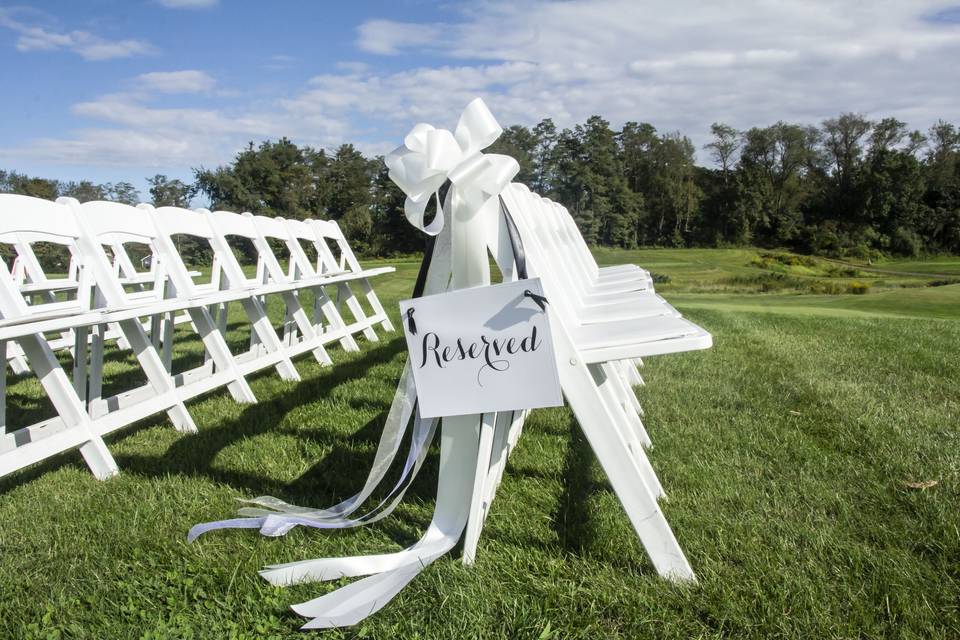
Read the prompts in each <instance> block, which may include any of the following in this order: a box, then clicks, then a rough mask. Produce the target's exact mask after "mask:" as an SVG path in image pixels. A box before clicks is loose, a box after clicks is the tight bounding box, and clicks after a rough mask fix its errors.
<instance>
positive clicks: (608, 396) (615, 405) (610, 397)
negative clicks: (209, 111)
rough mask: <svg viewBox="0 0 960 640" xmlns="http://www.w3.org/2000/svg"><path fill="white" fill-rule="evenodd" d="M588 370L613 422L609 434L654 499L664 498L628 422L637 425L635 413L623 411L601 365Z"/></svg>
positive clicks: (642, 448) (657, 480)
mask: <svg viewBox="0 0 960 640" xmlns="http://www.w3.org/2000/svg"><path fill="white" fill-rule="evenodd" d="M588 368H589V369H590V374H591V375H592V376H593V379H594V382H595V383H596V385H597V390H598V391H599V394H600V397H601V399H602V400H603V402H604V404H605V405H606V407H607V411H608V412H609V413H610V415H611V417H612V418H613V422H612V423H611V424H610V430H611V432H612V433H614V434H615V435H616V437H617V438H618V439H619V440H620V441H621V443H622V444H623V445H624V446H625V447H626V449H627V451H628V452H629V453H630V455H631V457H632V458H633V460H634V462H635V465H636V467H637V471H638V472H639V473H640V475H641V476H643V480H644V482H645V483H646V485H647V487H648V488H649V489H650V491H651V493H653V495H654V497H657V498H666V494H665V493H664V491H663V486H662V485H661V484H660V479H659V478H657V474H656V472H655V471H654V469H653V465H651V464H650V459H649V458H647V454H646V452H645V451H644V443H643V442H642V441H641V440H640V438H639V437H638V435H639V434H638V433H637V430H636V425H635V424H633V423H631V421H630V417H631V416H632V417H633V418H634V419H635V421H636V422H637V423H639V419H638V418H637V416H636V414H635V413H633V412H630V413H628V412H627V411H625V410H624V408H623V405H621V404H620V400H619V399H618V398H617V396H616V392H615V390H614V387H613V381H612V380H611V379H610V377H609V376H608V375H606V373H605V372H604V370H603V368H602V365H590V366H589V367H588Z"/></svg>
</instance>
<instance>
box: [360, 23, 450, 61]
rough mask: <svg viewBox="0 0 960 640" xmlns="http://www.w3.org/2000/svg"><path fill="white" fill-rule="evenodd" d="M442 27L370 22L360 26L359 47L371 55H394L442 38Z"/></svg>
mask: <svg viewBox="0 0 960 640" xmlns="http://www.w3.org/2000/svg"><path fill="white" fill-rule="evenodd" d="M442 30H443V26H442V25H433V24H416V23H412V22H394V21H392V20H370V21H368V22H365V23H363V24H362V25H360V29H359V38H358V39H357V44H358V46H359V47H360V48H361V49H363V50H364V51H367V52H369V53H378V54H383V55H392V54H395V53H400V49H401V48H411V47H423V46H427V45H429V44H430V43H431V42H434V41H436V40H439V39H441V38H442V36H443V33H442Z"/></svg>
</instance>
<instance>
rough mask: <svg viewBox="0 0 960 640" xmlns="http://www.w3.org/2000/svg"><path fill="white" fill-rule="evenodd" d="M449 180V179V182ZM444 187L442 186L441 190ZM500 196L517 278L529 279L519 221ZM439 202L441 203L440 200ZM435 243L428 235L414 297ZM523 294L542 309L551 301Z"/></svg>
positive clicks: (420, 288) (527, 292)
mask: <svg viewBox="0 0 960 640" xmlns="http://www.w3.org/2000/svg"><path fill="white" fill-rule="evenodd" d="M449 182H450V181H449V180H448V181H447V183H449ZM444 186H447V184H444ZM442 189H443V187H441V190H442ZM498 197H499V198H500V211H501V212H502V213H503V219H504V222H505V223H506V226H507V237H508V238H509V239H510V248H511V249H512V250H513V260H514V262H515V263H516V265H517V279H518V280H527V279H528V277H527V256H526V254H525V253H524V251H523V240H521V239H520V232H519V231H518V230H517V223H516V222H514V221H513V216H511V215H510V210H509V209H507V203H506V202H504V201H503V196H498ZM437 204H438V205H439V202H438V203H437ZM435 244H436V236H427V246H426V247H425V248H424V253H423V261H422V262H421V263H420V271H419V272H418V273H417V282H416V284H414V285H413V295H412V296H411V297H412V298H419V297H421V296H423V290H424V288H425V287H426V284H427V272H429V271H430V262H431V261H432V259H433V248H434V245H435ZM523 296H524V297H525V298H530V299H531V300H533V301H534V302H535V303H536V304H537V306H538V307H540V310H541V311H546V310H547V305H548V304H549V301H548V300H547V298H546V296H541V295H538V294H536V293H534V292H533V291H530V289H527V290H525V291H524V292H523ZM413 312H414V309H413V307H410V308H409V309H407V329H408V330H409V331H410V333H411V335H417V323H416V322H415V321H414V319H413Z"/></svg>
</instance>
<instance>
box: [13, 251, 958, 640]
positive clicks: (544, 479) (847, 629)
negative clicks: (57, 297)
mask: <svg viewBox="0 0 960 640" xmlns="http://www.w3.org/2000/svg"><path fill="white" fill-rule="evenodd" d="M756 256H757V252H755V251H748V250H736V251H734V250H729V251H728V250H714V251H708V250H688V251H685V250H644V251H636V252H611V251H603V252H599V258H600V259H601V261H603V262H610V263H612V262H624V261H628V260H629V261H633V262H637V263H639V264H642V265H644V266H646V267H648V268H650V269H652V270H653V271H656V272H658V273H662V274H665V275H668V276H670V282H669V283H667V284H666V285H664V286H663V287H658V290H663V291H664V293H665V295H666V297H667V298H668V299H669V300H671V301H672V302H674V303H676V305H677V306H678V307H679V308H680V309H681V311H683V312H684V314H685V315H686V316H687V317H689V318H691V319H692V320H694V321H696V322H698V323H699V324H701V325H703V326H704V327H706V328H707V329H709V330H710V331H711V332H712V333H713V334H714V338H715V346H714V348H713V349H711V350H709V351H704V352H696V353H689V354H681V355H674V356H664V357H662V358H650V359H648V362H647V363H646V366H645V367H644V370H643V371H642V373H643V376H644V378H645V379H646V381H647V386H646V387H642V388H640V389H639V390H638V393H639V395H640V400H641V402H642V404H643V406H644V408H645V410H646V415H645V418H644V421H645V423H646V424H647V427H648V430H649V432H650V434H651V437H652V438H653V441H654V443H655V448H654V449H653V450H652V451H651V452H650V456H651V459H652V461H653V464H654V466H655V467H656V469H657V472H658V474H659V476H660V478H661V480H662V482H663V485H664V487H665V488H666V490H667V492H668V494H669V496H670V498H669V502H667V503H665V504H664V510H665V512H666V514H667V517H668V519H669V521H670V523H671V525H672V526H673V529H674V532H675V533H676V535H677V537H678V539H679V541H680V543H681V545H682V546H683V548H684V550H685V551H686V553H687V556H688V558H689V559H690V561H691V563H692V565H693V567H694V569H695V570H696V572H697V574H698V577H699V583H698V584H696V585H694V586H677V585H672V584H670V583H667V582H665V581H663V580H660V579H658V578H657V576H656V574H655V573H654V571H653V570H652V568H651V566H650V564H649V562H648V561H647V559H646V556H645V554H644V552H643V550H642V548H641V547H640V545H639V543H638V541H637V539H636V536H635V534H634V533H633V530H632V529H631V527H630V524H629V522H628V520H627V518H626V516H625V515H624V513H623V511H622V509H621V508H620V506H619V503H618V502H617V500H616V498H615V496H614V495H613V494H612V493H611V491H610V488H609V485H608V483H607V481H606V479H605V478H604V476H603V473H602V471H601V469H600V468H599V466H598V465H597V463H596V461H595V460H594V457H593V454H592V453H591V452H590V449H589V447H588V445H587V444H586V443H585V441H584V439H583V437H582V436H581V435H580V433H579V431H578V430H577V428H576V425H575V423H574V422H573V420H572V418H571V414H570V413H569V411H568V410H566V409H551V410H540V411H535V412H533V414H532V415H531V417H530V419H529V421H528V423H527V426H526V428H525V430H524V434H523V437H522V438H521V440H520V443H519V446H518V448H517V449H516V451H515V452H514V454H513V455H512V457H511V459H510V463H509V466H508V469H507V473H506V476H505V479H504V482H503V485H502V486H501V488H500V491H499V493H498V495H497V499H496V501H495V502H494V504H493V506H492V511H491V514H490V516H489V519H488V520H487V525H486V528H485V530H484V535H483V538H482V539H481V542H480V548H479V554H478V560H477V563H476V565H475V566H473V567H469V568H467V567H464V566H463V565H462V564H461V563H460V562H459V559H458V558H457V557H456V556H455V555H450V556H446V557H444V558H442V559H440V560H439V561H437V562H436V563H434V564H433V565H431V566H430V567H429V568H428V569H427V570H426V571H425V572H424V573H423V574H421V575H420V576H419V577H418V578H417V579H416V580H415V581H414V582H413V583H412V584H411V585H410V586H408V587H407V588H406V589H405V590H404V591H403V592H402V593H401V594H400V595H399V596H398V597H397V598H396V599H395V600H394V601H393V602H392V603H391V604H390V605H389V606H387V607H386V608H385V609H384V610H382V611H381V612H380V613H378V614H377V615H375V616H373V617H372V618H370V619H369V620H367V621H365V622H364V623H362V624H361V625H358V626H357V627H355V628H352V629H347V630H342V631H332V632H326V633H324V634H323V635H324V636H325V637H333V638H336V637H371V638H459V637H463V638H474V637H484V638H496V637H502V638H606V637H615V638H647V637H651V638H653V637H656V638H678V639H679V638H698V637H710V638H712V637H730V638H881V637H883V638H887V637H889V638H956V637H960V610H958V609H960V511H958V505H960V429H958V425H960V395H958V393H957V390H958V388H960V358H958V352H960V322H957V320H958V319H960V304H958V303H960V286H958V285H952V286H942V287H923V286H917V287H911V288H900V287H896V286H886V285H878V286H874V287H873V289H872V290H871V292H870V293H867V294H866V295H859V296H852V295H805V294H802V293H797V292H792V293H784V292H781V293H772V294H759V293H749V292H746V291H738V290H737V287H733V286H730V285H726V286H725V285H724V281H725V279H727V278H730V277H731V276H736V275H744V274H750V273H753V272H755V271H758V269H757V268H756V267H754V266H750V263H751V260H752V259H753V258H754V257H756ZM398 267H399V269H398V273H397V274H396V276H393V277H387V278H381V279H379V280H378V281H377V282H376V287H377V290H378V292H379V293H380V295H381V297H382V299H383V300H384V302H385V304H386V305H387V307H388V309H390V310H391V311H392V312H395V309H396V304H395V303H396V301H397V300H398V299H400V298H401V297H405V296H406V295H408V292H409V291H410V288H411V286H412V280H413V277H414V275H415V273H416V268H417V264H416V262H414V261H404V262H402V263H398ZM941 268H943V267H938V269H941ZM902 271H907V272H921V271H926V272H933V273H941V272H942V271H939V270H923V269H922V265H918V264H916V263H912V264H910V268H907V267H906V266H904V267H903V269H902ZM814 277H818V278H829V277H830V276H823V275H817V276H814ZM911 278H913V279H919V280H923V279H922V278H916V277H913V276H904V277H903V280H909V279H911ZM233 320H236V323H235V324H236V327H235V328H234V330H233V331H232V333H231V339H232V340H233V342H234V346H235V348H242V346H243V344H244V339H245V337H246V335H247V334H246V333H244V332H243V331H242V328H241V327H242V323H240V322H239V317H237V316H235V317H234V318H233ZM381 335H382V332H381ZM197 355H198V351H197V347H196V345H195V344H191V343H190V342H185V343H184V345H183V347H182V348H181V349H180V350H179V351H178V352H177V357H178V359H180V360H184V361H189V360H190V359H191V358H194V359H195V358H196V357H197ZM332 356H333V358H334V360H335V361H336V366H334V367H332V368H320V367H318V366H317V365H316V364H315V362H313V361H311V360H309V359H302V360H300V361H298V363H297V364H298V367H299V369H300V371H301V374H302V376H303V381H302V382H299V383H290V382H284V381H281V380H280V379H279V378H278V376H277V375H276V374H274V373H271V372H265V373H263V374H261V375H259V376H257V377H256V378H255V379H253V381H252V386H253V389H254V391H255V393H256V394H257V397H258V398H259V399H260V402H259V403H258V404H256V405H251V406H241V405H238V404H236V403H234V402H233V401H231V400H230V399H229V396H228V395H227V394H226V393H225V392H217V393H214V394H211V395H210V396H209V397H207V398H204V399H201V400H197V401H194V402H192V403H191V404H190V409H191V412H192V414H193V415H194V417H195V419H196V421H197V424H198V426H199V428H200V433H198V434H195V435H181V434H178V433H177V432H176V431H174V430H173V429H172V428H171V427H170V426H169V425H168V423H167V422H166V420H165V419H164V418H162V417H157V418H155V419H153V420H151V421H147V422H145V423H144V424H142V425H140V426H138V427H136V428H133V429H128V430H127V431H125V432H122V433H119V434H116V435H115V436H114V437H111V438H110V446H111V450H112V451H113V452H114V454H115V456H116V458H117V461H118V463H119V465H120V467H121V475H120V476H118V477H117V478H114V479H112V480H110V481H108V482H98V481H96V480H94V479H93V477H92V476H91V475H90V474H89V473H88V472H87V471H86V469H85V468H84V466H83V465H82V463H81V461H80V458H79V456H78V455H77V454H75V453H71V454H66V455H64V456H61V457H59V458H57V459H55V460H52V461H50V462H48V463H45V464H42V465H38V466H36V467H34V468H31V469H27V470H25V471H23V472H21V473H19V474H16V475H13V476H10V477H8V478H5V479H3V480H0V553H2V554H3V564H2V568H0V637H4V638H6V637H11V638H20V637H23V638H40V637H42V638H56V637H63V638H66V637H70V638H73V637H77V638H128V637H131V638H136V637H145V638H229V637H238V638H239V637H249V638H264V637H290V638H295V637H304V635H303V634H301V633H300V632H297V631H295V629H296V627H297V626H298V625H299V624H300V623H301V622H302V619H301V618H299V617H298V616H296V615H294V614H292V613H290V612H289V611H288V609H287V607H288V606H289V605H290V604H292V603H295V602H300V601H302V600H305V599H308V598H311V597H315V596H317V595H320V594H322V593H325V592H327V591H329V590H330V589H332V588H334V587H336V586H339V585H340V584H343V583H344V582H338V583H334V584H332V585H329V584H312V585H302V586H297V587H294V588H289V589H278V588H273V587H271V586H269V585H268V584H266V583H265V582H263V581H262V580H260V579H259V578H258V577H257V575H256V570H257V569H259V568H260V567H261V566H263V565H264V564H267V563H273V562H283V561H289V560H295V559H303V558H311V557H322V556H330V555H344V554H355V553H368V552H382V551H391V550H397V549H400V548H402V547H403V546H406V545H408V544H410V543H412V542H414V541H415V540H417V539H418V537H419V536H420V534H421V533H422V531H423V530H424V528H425V527H426V525H427V523H428V522H429V519H430V516H431V513H432V507H433V498H434V495H435V490H436V487H435V484H436V457H435V456H436V452H434V455H433V456H432V457H431V458H430V459H429V460H428V462H427V464H426V465H425V469H424V472H423V473H422V475H421V477H420V478H419V479H418V480H417V482H416V483H415V484H414V486H413V488H412V490H411V495H410V496H409V497H408V499H406V500H405V501H404V503H403V504H402V506H401V507H400V508H399V509H398V510H397V512H396V513H395V515H393V516H392V517H390V518H387V519H386V520H384V521H382V522H380V523H377V524H376V525H374V526H371V527H365V528H362V529H356V530H351V531H343V532H318V531H301V530H296V531H294V532H292V533H291V534H289V535H287V536H286V537H285V538H282V539H265V538H261V537H260V536H259V535H257V534H256V533H254V532H251V531H234V532H219V533H212V534H209V535H208V536H206V537H205V538H202V539H201V540H199V541H198V542H196V543H194V544H189V545H188V544H187V543H186V541H185V536H186V532H187V530H188V529H189V528H190V526H191V525H193V524H195V523H197V522H201V521H206V520H210V519H215V518H221V517H226V516H229V515H231V514H232V513H233V512H234V510H235V508H236V504H235V502H234V498H236V497H249V496H255V495H260V494H273V495H276V496H279V497H282V498H284V499H287V500H289V501H292V502H295V503H301V504H309V505H316V506H326V505H329V504H332V503H333V502H335V501H338V500H339V499H342V498H344V497H346V496H348V495H351V494H352V492H354V491H355V490H356V488H357V487H358V486H359V485H360V484H361V483H362V480H363V478H364V477H365V474H366V471H367V468H368V465H369V463H370V461H371V460H372V457H373V454H374V450H375V446H376V442H377V438H378V435H379V427H380V425H381V424H382V420H383V417H384V415H385V412H386V410H387V408H388V406H389V402H390V399H391V397H392V393H393V390H394V387H395V384H396V380H397V378H398V376H399V373H400V370H401V367H402V363H403V359H404V349H403V346H402V342H401V340H400V338H399V337H398V336H397V335H396V334H394V335H393V336H389V337H388V338H387V339H385V340H384V341H383V342H381V343H379V344H364V345H363V349H362V352H361V353H358V354H347V353H344V352H342V351H340V350H333V351H332ZM133 369H134V368H133V367H132V365H131V364H130V363H129V362H128V361H126V359H125V358H124V357H123V354H115V356H114V360H113V361H112V363H111V369H110V371H111V374H112V376H113V377H114V378H118V379H124V378H125V377H128V376H132V375H133V374H131V373H130V372H131V371H132V370H133ZM10 383H11V389H10V394H11V403H12V404H13V405H16V406H15V407H13V408H14V411H13V414H14V416H16V415H20V416H21V417H22V416H24V415H25V414H30V415H36V414H40V413H42V412H43V411H44V409H43V406H42V405H43V398H42V397H41V394H40V393H39V391H38V387H37V385H36V383H35V382H34V381H32V380H20V381H14V380H13V379H12V378H11V380H10ZM11 422H13V418H11ZM923 480H937V481H938V484H937V485H936V486H934V487H932V488H929V489H926V490H923V491H920V490H915V489H911V488H909V487H907V486H906V485H905V483H906V482H913V481H923ZM314 635H316V636H317V637H319V636H320V634H319V633H318V634H314ZM307 637H313V636H312V635H310V634H308V635H307Z"/></svg>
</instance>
